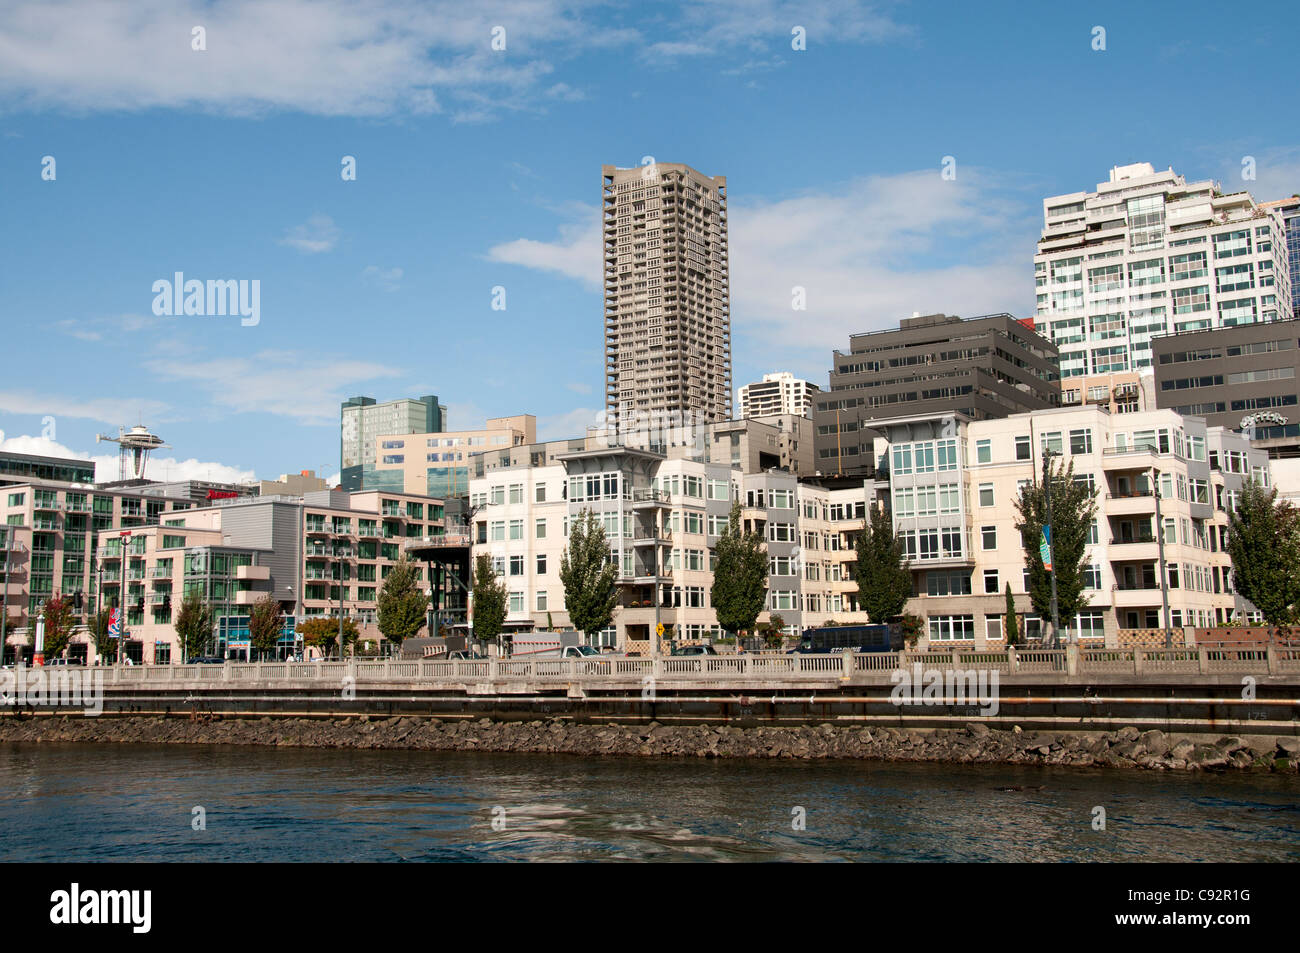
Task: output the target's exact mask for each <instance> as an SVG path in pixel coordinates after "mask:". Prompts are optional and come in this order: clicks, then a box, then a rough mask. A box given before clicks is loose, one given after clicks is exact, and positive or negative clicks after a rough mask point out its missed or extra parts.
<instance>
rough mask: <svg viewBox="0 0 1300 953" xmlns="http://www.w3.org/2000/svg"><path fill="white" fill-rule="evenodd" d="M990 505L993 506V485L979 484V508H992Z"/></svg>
mask: <svg viewBox="0 0 1300 953" xmlns="http://www.w3.org/2000/svg"><path fill="white" fill-rule="evenodd" d="M992 505H993V484H992V483H981V484H980V506H992Z"/></svg>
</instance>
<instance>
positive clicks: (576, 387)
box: [564, 381, 591, 394]
mask: <svg viewBox="0 0 1300 953" xmlns="http://www.w3.org/2000/svg"><path fill="white" fill-rule="evenodd" d="M564 386H565V387H566V388H568V389H569V390H571V391H573V392H574V393H575V394H590V393H591V385H590V384H584V383H582V382H581V381H565V383H564Z"/></svg>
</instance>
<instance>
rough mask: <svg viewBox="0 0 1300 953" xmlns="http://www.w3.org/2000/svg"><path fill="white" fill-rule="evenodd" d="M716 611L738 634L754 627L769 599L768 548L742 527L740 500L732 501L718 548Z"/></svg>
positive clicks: (724, 624)
mask: <svg viewBox="0 0 1300 953" xmlns="http://www.w3.org/2000/svg"><path fill="white" fill-rule="evenodd" d="M713 551H714V553H715V555H716V556H717V565H716V567H715V568H714V570H713V590H712V594H711V595H712V599H713V610H714V612H715V613H716V614H717V617H718V625H720V626H722V628H723V629H724V630H725V631H726V632H728V633H729V634H730V635H731V636H732V637H735V636H736V634H737V633H738V632H740V631H741V630H749V629H753V627H754V622H755V620H757V619H758V616H759V613H761V612H762V611H763V606H764V603H765V602H766V600H767V570H768V565H767V548H766V547H765V546H764V545H763V538H762V537H761V536H759V535H758V534H757V533H754V532H744V531H742V529H741V527H740V502H739V501H738V500H737V501H734V502H733V503H732V504H731V515H730V517H728V519H727V528H726V530H724V531H723V533H722V535H721V536H719V537H718V543H717V546H715V547H714V550H713Z"/></svg>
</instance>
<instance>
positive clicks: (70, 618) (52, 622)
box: [44, 595, 77, 658]
mask: <svg viewBox="0 0 1300 953" xmlns="http://www.w3.org/2000/svg"><path fill="white" fill-rule="evenodd" d="M44 611H45V656H46V658H58V657H59V656H61V655H62V654H63V650H64V649H66V648H67V647H68V640H69V639H71V638H72V629H73V627H74V626H75V625H76V624H77V613H76V610H74V609H73V608H72V597H71V596H58V595H56V596H54V597H53V598H51V599H46V600H45V610H44Z"/></svg>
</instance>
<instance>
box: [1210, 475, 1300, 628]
mask: <svg viewBox="0 0 1300 953" xmlns="http://www.w3.org/2000/svg"><path fill="white" fill-rule="evenodd" d="M1298 543H1300V512H1298V511H1297V510H1296V509H1295V507H1293V506H1292V505H1291V504H1290V503H1288V502H1287V501H1285V500H1282V501H1280V502H1279V501H1278V498H1277V489H1276V488H1274V489H1271V490H1266V489H1264V487H1262V486H1260V485H1259V484H1258V483H1256V482H1255V481H1254V480H1247V481H1246V484H1245V485H1244V486H1243V487H1242V490H1241V499H1240V500H1238V502H1237V506H1236V509H1234V510H1233V512H1232V513H1231V514H1229V516H1228V555H1229V557H1231V559H1232V580H1233V587H1234V588H1235V589H1236V590H1237V592H1239V593H1241V595H1242V596H1244V597H1245V598H1247V599H1249V600H1250V601H1251V602H1253V603H1254V604H1255V608H1256V609H1258V610H1259V611H1260V612H1261V613H1262V614H1263V616H1264V619H1265V621H1267V622H1268V624H1269V625H1273V626H1282V625H1290V624H1291V623H1293V622H1295V621H1296V617H1297V607H1298V606H1300V545H1298Z"/></svg>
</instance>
